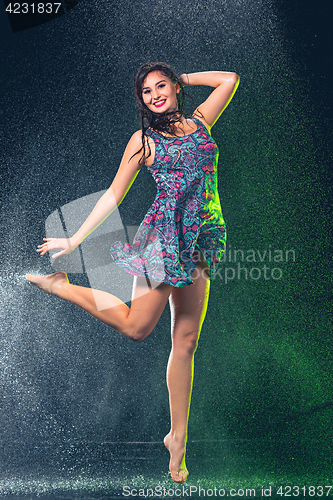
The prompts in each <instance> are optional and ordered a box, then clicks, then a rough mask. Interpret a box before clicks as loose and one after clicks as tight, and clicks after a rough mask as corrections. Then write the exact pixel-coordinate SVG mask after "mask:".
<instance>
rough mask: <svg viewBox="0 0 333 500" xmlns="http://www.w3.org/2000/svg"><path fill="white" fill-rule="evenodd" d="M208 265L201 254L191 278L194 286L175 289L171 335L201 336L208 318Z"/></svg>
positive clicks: (171, 302) (171, 297) (172, 293)
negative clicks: (205, 320)
mask: <svg viewBox="0 0 333 500" xmlns="http://www.w3.org/2000/svg"><path fill="white" fill-rule="evenodd" d="M207 269H208V270H209V266H208V264H207V263H206V262H205V260H204V259H203V257H202V255H201V254H200V253H199V260H198V262H197V267H196V269H195V271H194V273H193V274H192V276H191V278H192V280H193V281H194V283H193V285H189V286H185V287H181V288H173V289H172V291H171V294H170V297H169V303H170V309H171V321H172V325H171V334H172V336H173V337H174V336H175V335H178V336H180V335H184V336H186V335H194V336H195V334H197V336H199V334H200V329H201V326H202V323H203V321H204V319H205V316H206V311H207V305H208V299H209V289H210V280H209V277H208V273H207Z"/></svg>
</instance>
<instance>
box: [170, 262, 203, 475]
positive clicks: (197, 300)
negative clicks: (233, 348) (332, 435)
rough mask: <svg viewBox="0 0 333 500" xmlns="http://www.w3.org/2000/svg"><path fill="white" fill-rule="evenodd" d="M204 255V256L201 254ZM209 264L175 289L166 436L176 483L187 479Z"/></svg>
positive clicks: (172, 310)
mask: <svg viewBox="0 0 333 500" xmlns="http://www.w3.org/2000/svg"><path fill="white" fill-rule="evenodd" d="M200 256H201V255H200ZM207 268H208V265H207V264H206V263H205V261H204V260H203V259H202V258H201V260H200V261H199V262H198V264H197V268H196V270H195V272H194V274H193V275H192V279H193V281H194V284H193V285H190V286H187V287H183V288H174V289H173V290H172V292H171V295H170V298H169V302H170V309H171V335H172V350H171V353H170V358H169V363H168V369H167V385H168V390H169V401H170V415H171V429H170V432H169V433H168V434H167V435H166V436H165V438H164V444H165V446H166V447H167V448H168V450H169V452H170V465H169V469H170V473H171V476H172V479H173V480H174V481H175V482H177V483H183V482H184V481H186V478H187V476H188V471H187V468H186V465H185V453H186V441H187V424H188V417H189V409H190V401H191V392H192V384H193V373H194V353H195V350H196V348H197V345H198V340H199V336H200V330H201V327H202V323H203V321H204V319H205V315H206V310H207V303H208V297H209V287H210V281H209V278H208V276H207V274H206V271H207Z"/></svg>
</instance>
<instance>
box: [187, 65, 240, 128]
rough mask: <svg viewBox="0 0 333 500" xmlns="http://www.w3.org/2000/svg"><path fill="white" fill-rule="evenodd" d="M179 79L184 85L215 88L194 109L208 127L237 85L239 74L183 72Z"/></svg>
mask: <svg viewBox="0 0 333 500" xmlns="http://www.w3.org/2000/svg"><path fill="white" fill-rule="evenodd" d="M180 79H181V81H182V83H183V85H184V86H186V85H207V86H209V87H215V90H213V92H212V93H211V94H210V96H209V97H208V99H206V100H205V101H204V102H203V103H202V104H200V106H198V107H197V109H196V111H198V114H197V116H198V118H201V116H200V114H201V115H202V116H203V119H204V121H205V122H206V124H207V125H208V126H209V127H212V126H213V125H214V123H216V121H217V120H218V119H219V117H220V116H221V113H223V111H224V110H225V108H226V107H227V106H228V104H229V102H230V101H231V99H232V98H233V95H234V93H235V92H236V90H237V87H238V85H239V76H238V75H237V73H229V72H227V71H203V72H200V73H189V74H187V73H184V74H183V75H181V76H180ZM194 114H195V112H194Z"/></svg>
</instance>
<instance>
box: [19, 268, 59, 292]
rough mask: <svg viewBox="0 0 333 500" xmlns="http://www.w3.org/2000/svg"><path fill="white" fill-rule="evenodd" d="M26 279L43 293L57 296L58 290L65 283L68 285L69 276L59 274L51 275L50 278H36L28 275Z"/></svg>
mask: <svg viewBox="0 0 333 500" xmlns="http://www.w3.org/2000/svg"><path fill="white" fill-rule="evenodd" d="M26 278H27V280H28V281H29V283H31V285H34V286H37V287H38V288H40V289H41V290H43V292H46V293H50V294H53V295H56V290H57V288H58V287H59V286H61V285H63V284H64V283H68V278H67V274H66V273H63V272H58V273H54V274H49V276H36V275H33V274H26Z"/></svg>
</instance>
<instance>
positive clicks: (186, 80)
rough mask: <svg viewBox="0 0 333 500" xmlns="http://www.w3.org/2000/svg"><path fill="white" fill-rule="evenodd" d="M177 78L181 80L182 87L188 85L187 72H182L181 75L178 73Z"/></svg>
mask: <svg viewBox="0 0 333 500" xmlns="http://www.w3.org/2000/svg"><path fill="white" fill-rule="evenodd" d="M179 79H180V81H181V82H182V84H183V87H185V86H186V85H190V79H189V77H188V74H186V73H183V74H182V75H180V77H179Z"/></svg>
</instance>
